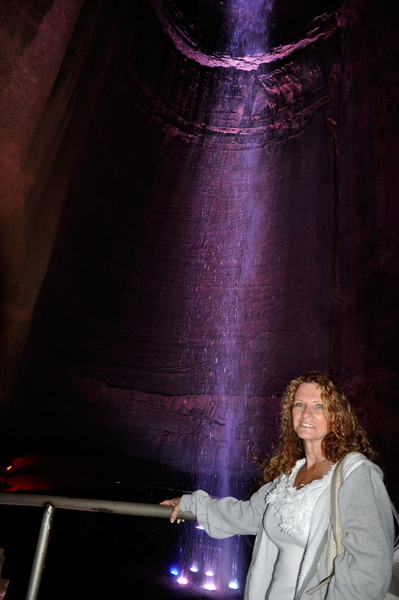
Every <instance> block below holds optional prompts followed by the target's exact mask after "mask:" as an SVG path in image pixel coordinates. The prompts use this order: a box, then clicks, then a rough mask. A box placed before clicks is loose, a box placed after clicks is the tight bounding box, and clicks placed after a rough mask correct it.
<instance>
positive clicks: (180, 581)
mask: <svg viewBox="0 0 399 600" xmlns="http://www.w3.org/2000/svg"><path fill="white" fill-rule="evenodd" d="M177 583H180V585H187V584H188V579H187V578H186V577H184V576H183V575H181V576H180V577H179V578H178V580H177Z"/></svg>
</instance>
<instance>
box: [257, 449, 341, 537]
mask: <svg viewBox="0 0 399 600" xmlns="http://www.w3.org/2000/svg"><path fill="white" fill-rule="evenodd" d="M305 462H306V459H305V458H303V459H301V460H298V461H297V463H296V465H295V467H294V468H293V470H292V472H291V474H290V475H282V477H281V479H280V481H279V483H278V484H277V485H276V487H275V488H274V489H272V490H271V491H270V492H269V493H268V494H267V496H266V498H265V501H266V504H267V505H268V506H270V507H271V509H272V511H273V513H274V515H275V517H277V519H278V525H279V529H280V530H281V531H282V532H283V533H286V534H287V535H289V536H290V537H292V536H294V535H303V533H304V530H305V529H306V528H308V527H309V525H310V519H311V517H312V511H313V507H314V505H315V503H316V500H317V498H318V497H319V496H320V495H321V492H322V491H323V490H324V489H325V488H326V487H327V486H328V485H329V484H330V481H331V477H332V474H333V471H334V467H335V465H333V466H332V467H331V469H330V470H329V472H328V473H327V474H326V475H324V476H323V477H322V479H315V480H314V481H312V482H311V483H308V484H306V485H303V486H301V487H299V488H298V489H297V488H295V487H294V482H295V477H296V476H297V473H298V471H299V469H300V468H301V467H302V466H303V465H304V464H305Z"/></svg>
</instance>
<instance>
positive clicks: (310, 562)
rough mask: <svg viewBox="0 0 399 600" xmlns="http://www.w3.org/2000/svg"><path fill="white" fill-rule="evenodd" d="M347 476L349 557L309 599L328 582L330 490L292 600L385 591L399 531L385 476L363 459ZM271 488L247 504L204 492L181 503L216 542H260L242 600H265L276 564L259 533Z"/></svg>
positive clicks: (355, 599) (355, 460) (350, 463)
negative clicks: (246, 538) (243, 538)
mask: <svg viewBox="0 0 399 600" xmlns="http://www.w3.org/2000/svg"><path fill="white" fill-rule="evenodd" d="M343 476H344V480H343V483H342V486H341V488H340V491H339V494H338V504H339V510H340V521H341V525H342V530H343V533H344V537H343V540H342V542H343V545H344V547H345V551H344V553H343V554H341V555H340V556H339V557H337V558H336V559H335V561H334V576H333V577H332V579H331V581H330V583H329V584H327V585H325V586H323V587H321V588H320V589H318V590H317V591H316V592H314V593H313V594H312V595H308V593H307V592H308V591H309V590H311V589H312V588H314V587H315V586H317V585H318V584H319V583H320V582H321V581H323V580H324V579H325V578H326V577H327V575H328V574H327V572H326V559H327V546H328V540H329V535H330V528H331V523H330V486H328V487H327V488H326V489H325V490H324V491H323V493H322V494H321V496H320V498H319V499H318V501H317V502H316V505H315V507H314V509H313V513H312V518H311V523H310V531H309V538H308V542H307V545H306V548H305V551H304V555H303V558H302V563H301V568H300V571H299V573H298V579H297V587H296V593H295V598H294V599H293V600H305V599H306V598H309V600H310V599H312V600H383V598H384V596H385V594H386V592H387V590H388V587H389V584H390V581H391V573H392V560H393V538H394V528H393V517H392V510H391V506H390V501H389V497H388V494H387V491H386V489H385V486H384V483H383V480H382V472H381V469H380V468H379V467H377V466H376V465H375V464H373V463H372V462H370V461H369V460H368V459H367V458H366V457H365V456H363V455H362V454H358V453H353V454H351V455H349V456H348V457H347V458H346V459H345V466H344V473H343ZM274 485H275V482H271V483H268V484H266V485H264V486H262V487H261V488H260V489H259V490H258V491H257V492H256V493H255V494H254V495H253V496H252V497H251V498H250V500H248V501H245V502H244V501H240V500H236V499H235V498H231V497H227V498H222V499H220V500H218V499H215V498H211V497H210V496H209V495H208V494H207V493H206V492H204V491H202V490H198V491H196V492H194V493H193V494H185V495H184V496H182V499H181V501H180V509H181V510H182V511H191V512H192V513H194V514H195V515H196V517H197V519H198V522H199V523H200V524H201V525H202V526H203V527H204V529H205V530H206V532H207V533H208V534H209V535H210V536H211V537H214V538H226V537H230V536H232V535H234V534H238V535H240V534H241V535H256V539H255V545H254V549H253V554H252V561H251V565H250V567H249V571H248V576H247V582H246V587H245V596H244V598H245V600H265V597H266V593H267V590H268V588H269V585H270V582H271V579H272V575H273V569H274V565H275V562H276V561H277V558H278V549H277V547H276V545H275V544H274V543H273V542H272V541H271V540H270V539H269V538H268V537H267V535H266V532H265V531H264V529H263V525H262V523H263V514H264V511H265V509H266V503H265V496H266V494H267V492H268V490H269V489H270V488H271V487H273V486H274ZM284 600H285V599H284Z"/></svg>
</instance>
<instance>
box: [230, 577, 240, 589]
mask: <svg viewBox="0 0 399 600" xmlns="http://www.w3.org/2000/svg"><path fill="white" fill-rule="evenodd" d="M229 588H230V589H232V590H238V582H237V580H236V579H234V581H230V583H229Z"/></svg>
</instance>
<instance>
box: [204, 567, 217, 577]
mask: <svg viewBox="0 0 399 600" xmlns="http://www.w3.org/2000/svg"><path fill="white" fill-rule="evenodd" d="M205 575H207V577H213V576H214V575H215V573H214V572H213V571H212V569H208V570H207V571H206V572H205Z"/></svg>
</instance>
